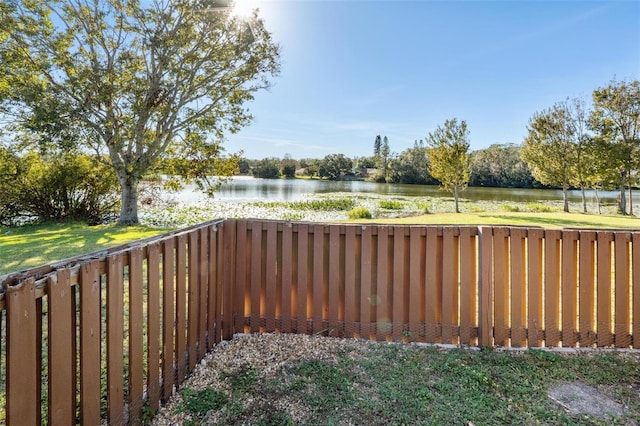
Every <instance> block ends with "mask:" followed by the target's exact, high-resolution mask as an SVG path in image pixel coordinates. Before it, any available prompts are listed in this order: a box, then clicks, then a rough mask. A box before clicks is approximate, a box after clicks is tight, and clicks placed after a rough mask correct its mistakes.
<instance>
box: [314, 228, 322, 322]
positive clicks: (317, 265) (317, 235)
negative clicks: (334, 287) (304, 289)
mask: <svg viewBox="0 0 640 426" xmlns="http://www.w3.org/2000/svg"><path fill="white" fill-rule="evenodd" d="M323 275H324V225H319V224H316V225H314V226H313V281H312V284H311V291H312V318H313V332H314V333H319V332H321V331H322V317H323V309H324V306H323V303H322V302H323V293H324V289H323V284H324V283H323Z"/></svg>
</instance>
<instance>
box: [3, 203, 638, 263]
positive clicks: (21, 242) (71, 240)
mask: <svg viewBox="0 0 640 426" xmlns="http://www.w3.org/2000/svg"><path fill="white" fill-rule="evenodd" d="M349 223H383V224H405V225H406V224H421V225H426V224H430V225H517V226H535V227H543V228H555V229H557V228H563V227H570V228H620V229H640V218H637V217H624V216H606V215H593V214H581V213H560V212H549V213H532V212H502V211H498V212H482V213H457V214H456V213H435V214H425V215H421V216H411V217H402V218H390V219H370V220H367V219H358V220H354V221H349ZM166 231H167V229H161V228H148V227H141V226H134V227H121V226H116V225H100V226H88V225H85V224H82V223H76V222H70V223H46V224H40V225H31V226H21V227H17V228H6V227H4V228H0V275H3V274H7V273H10V272H16V271H21V270H24V269H29V268H33V267H36V266H39V265H43V264H47V263H52V262H56V261H59V260H62V259H66V258H69V257H73V256H77V255H81V254H84V253H90V252H93V251H96V250H101V249H105V248H108V247H112V246H116V245H119V244H123V243H126V242H130V241H135V240H139V239H143V238H147V237H150V236H153V235H157V234H161V233H163V232H166Z"/></svg>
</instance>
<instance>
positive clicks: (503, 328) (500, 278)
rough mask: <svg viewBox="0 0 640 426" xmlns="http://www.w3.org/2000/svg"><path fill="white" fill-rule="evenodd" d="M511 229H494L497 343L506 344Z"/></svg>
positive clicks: (499, 344)
mask: <svg viewBox="0 0 640 426" xmlns="http://www.w3.org/2000/svg"><path fill="white" fill-rule="evenodd" d="M508 235H509V230H508V229H507V228H495V229H494V230H493V254H494V264H495V271H494V286H495V287H494V288H495V293H494V294H495V301H494V304H495V308H494V309H495V313H494V316H495V319H494V321H495V324H494V327H495V331H494V333H495V336H494V338H495V344H496V345H498V346H506V345H507V339H508V328H509V240H508Z"/></svg>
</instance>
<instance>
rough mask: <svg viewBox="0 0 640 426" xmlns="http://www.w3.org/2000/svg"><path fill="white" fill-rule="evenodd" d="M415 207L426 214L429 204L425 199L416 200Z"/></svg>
mask: <svg viewBox="0 0 640 426" xmlns="http://www.w3.org/2000/svg"><path fill="white" fill-rule="evenodd" d="M415 204H416V208H417V209H418V210H420V211H421V212H422V213H424V214H428V213H430V212H429V209H430V208H431V206H430V205H429V203H427V202H426V201H416V203H415Z"/></svg>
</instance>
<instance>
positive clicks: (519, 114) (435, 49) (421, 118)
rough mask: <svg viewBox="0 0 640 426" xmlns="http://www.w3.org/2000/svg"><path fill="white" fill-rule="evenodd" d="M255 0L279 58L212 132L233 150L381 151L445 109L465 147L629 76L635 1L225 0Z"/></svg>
mask: <svg viewBox="0 0 640 426" xmlns="http://www.w3.org/2000/svg"><path fill="white" fill-rule="evenodd" d="M237 1H252V2H254V3H257V4H258V7H259V8H260V11H261V13H260V14H261V16H262V17H263V18H264V20H265V23H266V26H267V28H268V29H269V30H270V31H271V32H272V33H273V37H274V40H275V41H276V42H277V43H279V44H280V45H281V46H282V72H281V74H280V75H279V76H278V77H276V78H275V79H273V87H272V88H271V89H270V91H263V92H260V93H258V94H257V95H256V99H255V100H254V101H253V102H251V103H249V104H248V105H247V106H248V107H249V109H250V111H251V113H252V114H253V115H254V117H255V118H254V121H253V122H252V123H251V125H250V126H248V127H246V128H244V129H242V130H241V131H240V132H239V133H237V134H235V135H229V136H228V138H227V142H226V143H225V146H226V149H227V151H229V152H238V151H240V150H242V151H243V152H244V156H245V157H247V158H253V159H260V158H264V157H271V156H275V157H282V156H284V155H285V154H287V153H288V154H291V155H292V156H293V158H297V159H299V158H322V157H324V156H325V155H328V154H332V153H343V154H345V155H347V156H349V157H356V156H368V155H371V154H372V151H373V142H374V139H375V136H376V135H378V134H380V135H383V136H384V135H386V136H387V137H388V138H389V144H390V146H391V151H392V152H397V153H399V152H401V151H403V150H404V149H406V148H408V147H410V146H412V145H413V142H414V141H415V140H416V139H424V138H425V137H426V135H427V134H428V133H429V132H431V131H433V130H434V129H435V128H436V127H437V126H438V125H441V124H442V123H444V121H445V120H446V119H449V118H458V120H466V122H467V124H468V127H469V131H470V141H471V149H472V150H476V149H481V148H485V147H487V146H489V145H491V144H493V143H518V144H519V143H521V142H522V140H523V139H524V137H525V136H526V133H527V123H528V121H529V118H530V117H531V116H532V115H533V114H534V113H535V112H536V111H540V110H542V109H545V108H548V107H550V106H551V105H553V104H554V103H555V102H558V101H562V100H564V99H566V98H567V97H582V98H585V99H586V100H587V101H590V97H591V93H592V91H593V90H594V89H595V88H598V87H602V86H605V85H607V84H608V83H609V81H610V80H611V79H612V78H614V77H615V78H617V79H618V80H621V79H626V80H630V79H638V78H640V1H612V2H599V1H424V0H414V1H391V0H387V1H384V0H383V1H373V0H369V1H367V0H360V1H358V0H262V1H260V0H237Z"/></svg>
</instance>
